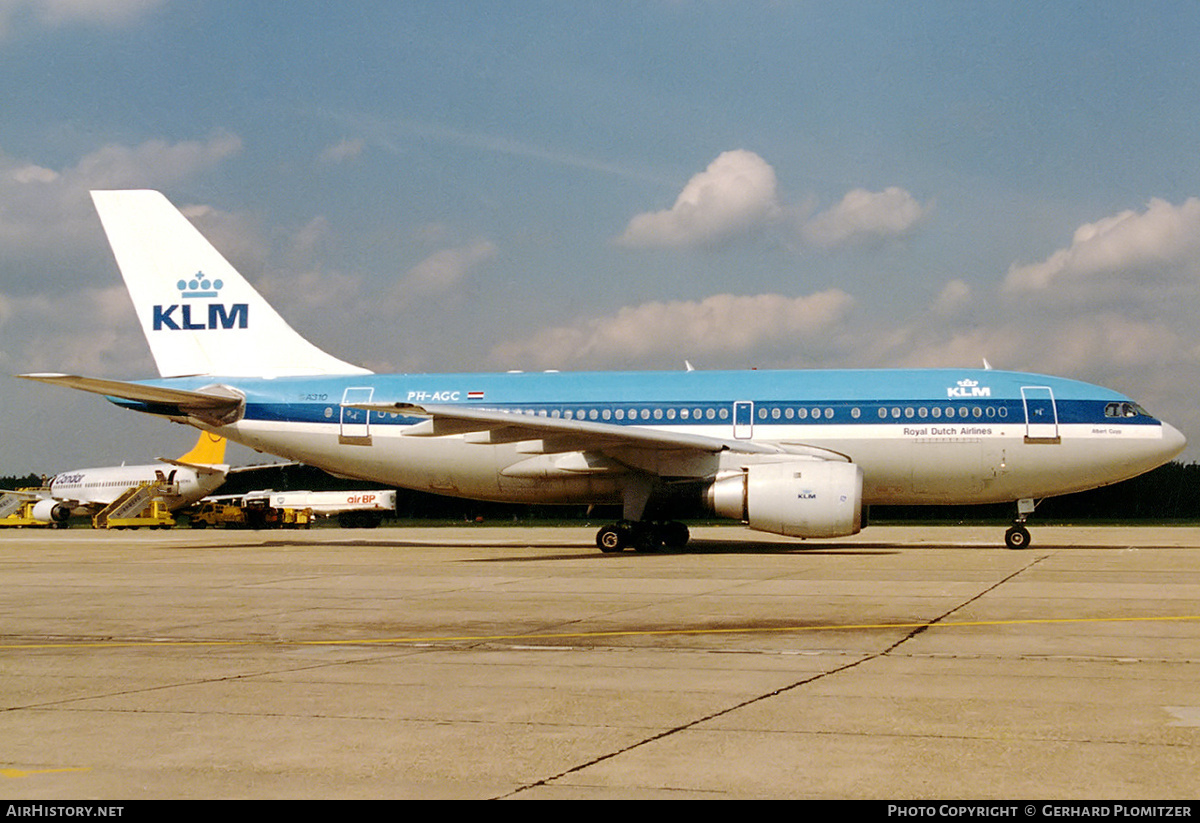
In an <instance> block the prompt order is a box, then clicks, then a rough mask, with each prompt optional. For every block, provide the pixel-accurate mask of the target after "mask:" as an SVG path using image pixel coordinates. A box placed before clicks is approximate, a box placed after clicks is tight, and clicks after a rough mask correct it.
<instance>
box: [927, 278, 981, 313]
mask: <svg viewBox="0 0 1200 823" xmlns="http://www.w3.org/2000/svg"><path fill="white" fill-rule="evenodd" d="M970 303H971V287H970V286H969V285H967V284H966V283H965V282H963V281H962V280H951V281H950V282H949V283H947V284H946V285H945V286H943V287H942V291H941V292H940V293H939V294H938V296H937V299H936V300H935V301H934V303H933V307H932V311H933V312H934V313H935V314H943V315H949V314H955V313H956V312H959V311H961V310H962V309H964V308H966V307H967V306H969V305H970Z"/></svg>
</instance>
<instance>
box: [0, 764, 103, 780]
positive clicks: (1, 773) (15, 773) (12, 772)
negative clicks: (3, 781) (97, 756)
mask: <svg viewBox="0 0 1200 823" xmlns="http://www.w3.org/2000/svg"><path fill="white" fill-rule="evenodd" d="M91 770H92V768H91V766H78V767H76V768H71V769H0V777H8V778H18V777H32V776H33V775H35V774H58V773H60V772H90V771H91Z"/></svg>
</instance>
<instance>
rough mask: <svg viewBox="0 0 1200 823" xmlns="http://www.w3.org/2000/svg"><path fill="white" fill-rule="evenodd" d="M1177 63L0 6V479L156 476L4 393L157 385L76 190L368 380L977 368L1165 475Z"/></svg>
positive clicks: (358, 15) (1074, 38)
mask: <svg viewBox="0 0 1200 823" xmlns="http://www.w3.org/2000/svg"><path fill="white" fill-rule="evenodd" d="M1197 42H1200V4H1196V3H1195V2H1191V0H1188V2H1170V0H1166V1H1165V2H1159V3H1153V4H1147V3H1137V2H1116V0H1113V2H1086V3H1085V2H1039V3H1021V2H987V0H981V2H966V1H965V0H960V1H958V2H938V1H937V0H933V1H932V2H925V3H913V4H910V3H888V2H882V1H881V2H853V0H851V2H821V1H820V0H812V1H811V2H784V0H774V1H773V2H766V1H765V0H764V1H763V2H755V0H744V1H743V2H737V3H727V2H717V1H716V0H711V1H710V2H705V1H703V0H657V1H650V0H648V1H647V2H586V0H580V2H571V3H562V2H525V1H524V0H513V2H506V3H495V2H455V1H454V0H441V1H440V2H437V3H423V2H397V1H393V0H389V1H388V2H373V1H372V0H356V2H354V3H330V2H305V1H304V0H289V2H282V0H280V1H279V2H261V1H260V0H245V1H244V2H238V3H227V2H205V1H204V0H190V2H182V1H179V0H177V1H176V2H172V0H0V76H3V77H4V80H5V82H4V83H2V84H0V381H2V385H3V391H2V392H0V411H2V412H3V418H2V419H3V420H4V425H5V426H6V430H5V431H4V432H3V435H2V442H0V473H2V474H19V473H25V472H29V471H33V472H39V473H41V472H46V473H52V472H56V471H62V470H66V469H69V468H75V467H83V466H94V465H106V464H112V463H120V462H122V461H126V460H127V461H129V462H146V461H148V460H150V459H152V458H153V457H156V456H160V455H161V456H172V457H173V456H177V455H178V454H181V453H182V452H183V451H186V450H187V448H188V447H189V446H190V445H191V442H192V441H193V440H194V435H193V433H192V432H191V430H189V429H186V428H184V427H181V426H176V425H172V424H168V423H164V422H162V421H159V420H155V419H153V418H149V417H145V416H141V415H137V414H135V413H130V412H126V411H123V410H120V409H117V408H116V407H115V406H112V405H110V404H108V403H106V402H104V401H103V400H102V399H100V398H97V397H93V396H87V395H81V394H76V393H73V392H69V391H66V390H61V389H56V388H53V387H49V386H44V385H39V384H32V383H27V382H26V381H21V380H16V379H13V378H11V377H8V376H7V375H15V374H19V373H22V372H30V371H62V372H70V373H80V374H86V375H91V376H99V377H113V378H117V379H140V378H149V377H154V376H157V375H156V373H155V370H154V364H153V361H152V360H151V358H150V355H149V351H148V349H147V347H146V344H145V341H144V339H143V338H142V336H141V333H140V331H139V329H138V326H137V323H136V319H135V316H134V313H133V308H132V305H131V304H130V302H129V299H128V297H127V296H126V294H125V290H124V287H123V285H122V283H121V280H120V276H119V274H118V272H117V269H116V266H115V263H114V261H113V258H112V255H111V252H110V251H109V250H108V246H107V244H106V243H105V240H104V236H103V232H102V230H101V228H100V223H99V220H98V219H97V217H96V215H95V213H94V211H93V209H92V205H91V201H90V198H89V197H88V194H87V192H88V190H89V189H95V188H154V189H158V190H161V191H163V192H164V193H165V194H166V195H167V197H168V198H169V199H170V200H171V201H172V202H173V203H175V204H176V205H177V206H179V207H180V208H182V209H183V210H184V212H185V213H186V214H187V215H188V216H189V217H190V218H191V219H192V220H193V222H195V224H196V225H197V226H198V227H199V228H200V229H201V231H202V232H204V234H205V235H206V236H208V237H209V238H210V239H211V240H212V241H213V242H214V244H215V245H216V246H217V247H218V248H219V249H220V250H221V251H222V252H223V253H224V254H225V255H226V256H227V257H228V258H229V259H230V261H231V262H232V263H233V264H234V265H235V266H236V267H237V268H238V269H239V270H240V271H241V272H242V273H243V274H245V275H246V277H247V278H248V279H249V280H250V281H251V282H253V283H254V284H255V285H256V286H257V287H258V288H259V290H260V291H262V292H263V293H264V295H266V296H267V298H268V299H269V300H270V301H271V302H272V303H273V304H274V305H275V306H276V308H277V309H278V310H279V311H280V313H281V314H282V315H283V316H284V317H285V318H287V319H288V321H289V322H290V323H291V325H292V326H293V327H294V328H296V329H297V331H299V332H300V333H301V334H303V335H305V336H306V337H308V338H309V339H311V340H312V341H313V342H314V343H316V344H317V345H319V346H320V347H322V348H324V349H325V350H327V351H329V352H330V353H331V354H333V355H335V356H337V357H339V358H341V359H344V360H348V361H350V362H354V363H358V364H361V365H363V366H366V367H368V368H370V369H373V370H376V371H402V372H458V371H491V370H508V369H525V370H538V369H561V370H588V369H682V368H684V364H685V361H690V362H691V363H692V364H694V365H695V366H696V367H697V368H701V369H716V368H890V367H924V366H930V367H976V366H979V365H981V364H982V363H983V361H984V359H985V358H986V360H987V361H988V362H989V363H990V364H991V365H992V366H994V367H996V368H1004V369H1014V370H1023V371H1034V372H1042V373H1049V374H1055V375H1061V376H1067V377H1075V378H1078V379H1081V380H1085V381H1088V382H1093V383H1099V384H1102V385H1105V386H1108V387H1110V388H1113V389H1116V390H1118V391H1121V392H1124V393H1126V394H1128V395H1130V396H1131V397H1133V398H1134V399H1135V400H1137V401H1139V402H1141V403H1142V404H1143V405H1144V406H1145V407H1146V408H1148V409H1149V410H1150V411H1151V412H1152V413H1154V414H1156V415H1157V416H1159V417H1162V418H1164V419H1166V420H1168V421H1169V422H1171V423H1173V424H1175V425H1176V426H1178V427H1179V428H1180V429H1181V430H1182V431H1183V432H1184V433H1185V434H1186V435H1188V436H1189V438H1190V440H1191V441H1192V446H1190V447H1189V450H1188V451H1187V452H1185V453H1184V456H1183V459H1185V460H1195V459H1200V410H1198V409H1197V408H1196V403H1195V402H1194V398H1195V395H1196V387H1197V386H1198V385H1200V160H1198V157H1200V152H1198V149H1200V145H1198V144H1200V61H1197V59H1196V57H1195V44H1196V43H1197ZM231 458H232V459H233V460H234V462H240V463H251V462H257V461H261V460H264V459H266V458H263V457H261V456H258V455H255V454H253V453H252V452H250V451H249V450H246V449H244V448H241V447H238V448H236V449H234V450H232V451H231Z"/></svg>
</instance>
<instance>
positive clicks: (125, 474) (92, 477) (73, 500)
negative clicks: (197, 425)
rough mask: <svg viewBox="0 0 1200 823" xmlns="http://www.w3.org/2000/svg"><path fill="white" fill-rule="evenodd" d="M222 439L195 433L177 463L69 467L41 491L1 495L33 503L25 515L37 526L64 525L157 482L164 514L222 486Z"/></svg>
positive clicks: (187, 504) (164, 460)
mask: <svg viewBox="0 0 1200 823" xmlns="http://www.w3.org/2000/svg"><path fill="white" fill-rule="evenodd" d="M224 459H225V439H224V438H223V437H219V436H216V435H213V434H210V433H209V432H200V439H199V440H198V441H196V445H195V446H194V447H193V448H192V450H191V451H189V452H188V453H187V454H185V455H183V456H182V457H180V458H179V459H178V460H170V459H168V458H166V457H160V458H159V461H161V462H159V463H157V464H150V465H146V466H104V467H101V468H95V469H75V470H73V471H68V472H63V473H61V474H57V475H55V476H54V477H52V478H51V479H50V482H49V483H48V484H47V489H46V490H45V491H44V492H5V493H4V497H5V498H10V497H16V498H20V499H23V500H37V501H38V502H37V503H36V504H35V505H34V507H33V511H32V512H31V515H30V516H31V517H33V519H34V520H39V521H41V522H43V523H66V522H67V518H69V517H70V516H71V515H72V514H95V513H96V512H98V511H100V510H101V509H103V508H104V507H105V506H108V505H109V504H110V503H112V502H113V501H115V500H116V499H117V498H118V497H120V496H121V495H123V494H125V492H127V491H129V490H130V489H134V488H137V487H138V486H140V485H142V484H143V483H160V484H162V486H163V487H164V488H165V489H166V490H167V493H166V494H165V495H163V502H164V503H165V504H166V506H167V508H168V509H169V510H170V511H175V510H177V509H181V508H183V507H185V506H190V505H191V504H192V503H195V502H196V501H197V500H199V499H200V498H202V497H204V496H205V495H207V494H209V493H210V492H212V491H213V490H214V489H216V488H217V487H219V486H220V485H221V484H222V483H224V482H225V475H226V474H227V473H228V472H229V466H227V465H224V464H223V463H222V462H221V461H222V460H224Z"/></svg>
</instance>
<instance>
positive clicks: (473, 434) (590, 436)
mask: <svg viewBox="0 0 1200 823" xmlns="http://www.w3.org/2000/svg"><path fill="white" fill-rule="evenodd" d="M351 405H353V407H354V408H356V409H363V410H365V411H371V412H376V413H380V414H404V415H413V416H417V417H427V418H428V420H426V421H424V422H423V423H418V424H416V425H415V426H413V427H411V428H410V429H408V431H406V432H405V434H406V436H410V437H443V436H447V435H460V434H461V435H467V438H468V439H469V440H472V441H473V442H479V443H486V444H499V443H516V442H524V441H530V440H541V441H542V443H541V445H540V447H539V448H537V449H536V452H537V453H540V454H554V453H563V452H576V451H592V452H596V451H599V452H603V451H605V450H606V449H613V448H637V449H647V450H651V451H691V452H700V453H707V454H716V453H718V452H736V453H743V454H802V455H806V456H810V457H817V458H820V459H824V460H838V461H848V460H849V458H847V457H846V456H845V455H842V454H839V453H837V452H834V451H830V450H828V449H821V448H817V447H812V446H807V445H804V444H775V443H763V442H755V441H750V440H735V439H732V438H730V439H724V438H719V437H707V436H704V435H695V434H686V433H682V432H671V431H662V430H658V429H650V428H642V427H639V426H617V425H614V424H612V423H599V422H595V421H591V420H567V419H564V418H558V417H542V416H540V415H530V414H520V413H514V412H506V411H499V410H496V409H483V408H477V407H464V406H450V405H415V404H412V403H354V404H351Z"/></svg>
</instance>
